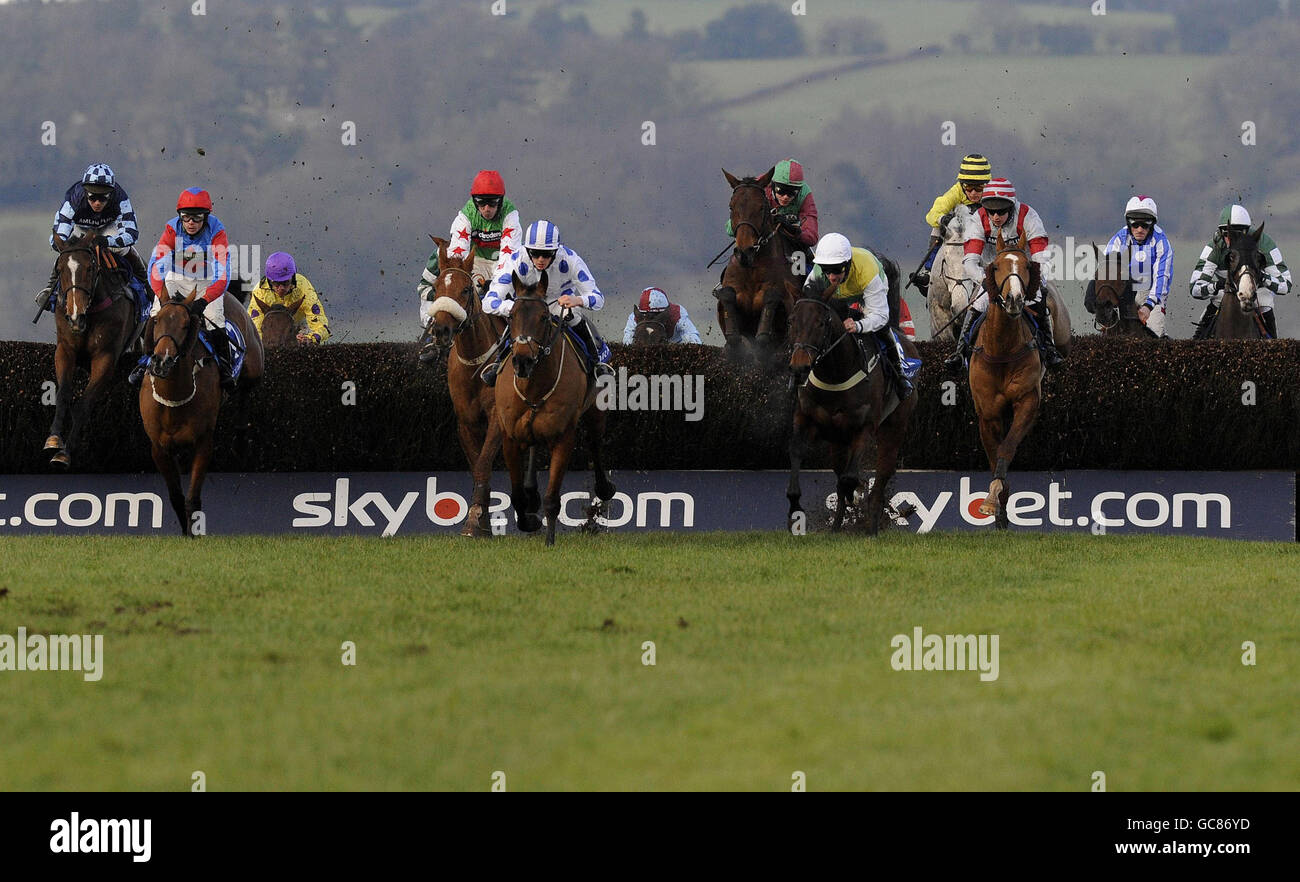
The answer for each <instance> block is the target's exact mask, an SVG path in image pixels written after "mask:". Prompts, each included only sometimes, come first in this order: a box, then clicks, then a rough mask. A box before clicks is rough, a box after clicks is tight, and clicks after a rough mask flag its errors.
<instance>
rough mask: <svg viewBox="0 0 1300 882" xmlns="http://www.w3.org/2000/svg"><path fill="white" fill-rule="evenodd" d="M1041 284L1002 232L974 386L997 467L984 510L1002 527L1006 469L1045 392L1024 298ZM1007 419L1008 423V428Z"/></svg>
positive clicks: (987, 281)
mask: <svg viewBox="0 0 1300 882" xmlns="http://www.w3.org/2000/svg"><path fill="white" fill-rule="evenodd" d="M1041 283H1042V274H1041V270H1040V268H1039V266H1038V264H1037V263H1036V262H1034V261H1032V260H1030V259H1029V255H1028V254H1027V253H1026V252H1025V251H1023V250H1021V249H1020V248H1013V247H1008V246H1007V245H1006V244H1005V243H1004V242H1003V241H1002V233H1001V232H999V233H998V242H997V255H996V256H995V257H994V258H993V262H992V263H990V264H989V265H988V268H987V269H986V270H985V272H984V290H985V292H986V293H987V294H988V298H989V300H990V303H989V305H988V309H987V310H986V313H985V317H984V322H983V323H982V324H981V325H980V329H979V336H978V337H977V338H976V340H975V348H974V351H973V353H972V355H971V361H970V390H971V398H972V399H973V400H974V403H975V414H976V416H978V417H979V424H980V440H981V441H983V442H984V453H985V454H986V455H987V456H988V460H989V469H990V470H991V471H992V472H993V481H992V483H990V484H989V493H988V496H987V497H985V499H984V501H983V502H982V503H981V504H980V513H981V514H984V515H994V516H995V518H996V520H995V523H996V525H997V527H998V529H1000V530H1005V529H1006V528H1007V525H1008V520H1007V500H1008V499H1009V498H1010V496H1011V489H1010V485H1009V484H1008V482H1007V468H1008V467H1009V466H1010V465H1011V460H1012V459H1013V458H1014V457H1015V455H1016V448H1018V447H1019V446H1020V442H1021V441H1022V440H1024V438H1025V436H1026V435H1027V434H1029V430H1030V429H1031V428H1032V427H1033V425H1034V420H1035V419H1037V418H1038V408H1039V405H1040V404H1041V402H1042V397H1043V389H1042V382H1043V375H1044V373H1045V372H1046V368H1045V367H1044V364H1043V360H1042V358H1041V357H1040V356H1039V352H1038V346H1037V343H1036V342H1035V340H1034V333H1033V330H1032V329H1031V328H1030V326H1029V322H1028V320H1027V319H1026V318H1025V315H1024V312H1025V301H1026V300H1027V299H1028V298H1029V297H1030V296H1032V294H1033V293H1034V292H1035V291H1036V290H1037V289H1038V286H1039V285H1040V284H1041ZM1044 296H1046V293H1045V294H1044ZM1008 419H1010V428H1007V427H1006V421H1007V420H1008Z"/></svg>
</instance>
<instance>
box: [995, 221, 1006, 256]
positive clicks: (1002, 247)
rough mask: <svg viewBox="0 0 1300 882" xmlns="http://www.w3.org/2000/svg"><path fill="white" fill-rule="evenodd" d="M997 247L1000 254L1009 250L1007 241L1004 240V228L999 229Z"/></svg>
mask: <svg viewBox="0 0 1300 882" xmlns="http://www.w3.org/2000/svg"><path fill="white" fill-rule="evenodd" d="M997 247H998V254H1001V253H1002V252H1003V251H1006V250H1007V243H1006V241H1005V240H1004V239H1003V238H1002V228H1001V227H998V246H997Z"/></svg>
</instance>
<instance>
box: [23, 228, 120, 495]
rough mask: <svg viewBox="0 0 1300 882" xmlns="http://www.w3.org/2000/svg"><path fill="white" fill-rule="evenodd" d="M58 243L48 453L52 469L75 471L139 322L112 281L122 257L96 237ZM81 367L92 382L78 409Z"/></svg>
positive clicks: (46, 445) (87, 385) (64, 240)
mask: <svg viewBox="0 0 1300 882" xmlns="http://www.w3.org/2000/svg"><path fill="white" fill-rule="evenodd" d="M54 244H55V247H56V248H57V249H58V252H59V256H58V259H57V260H56V262H55V268H56V270H57V272H58V297H57V300H56V302H55V310H54V324H55V329H56V334H57V340H58V343H57V345H56V346H55V349H54V379H55V383H56V384H57V387H58V391H57V393H56V397H55V407H54V421H53V422H52V423H51V424H50V434H49V437H47V438H46V439H45V448H44V449H45V451H46V452H47V453H48V454H49V455H50V464H51V465H53V466H57V467H59V468H63V469H67V468H71V466H72V454H71V450H72V449H73V448H74V447H75V446H76V444H77V442H78V440H79V438H80V437H81V435H82V434H84V430H85V423H86V417H87V416H88V414H89V413H90V409H91V408H92V407H94V405H95V404H96V403H97V402H98V401H99V400H100V399H101V398H102V397H103V395H104V393H105V392H106V391H107V390H108V387H109V385H111V384H112V382H113V378H114V377H115V376H116V374H117V365H118V361H119V360H120V359H121V357H122V355H123V354H124V353H125V352H126V350H127V348H128V347H130V345H131V344H132V343H133V342H134V341H135V339H136V335H137V322H136V309H135V306H134V304H133V303H132V300H131V296H130V294H129V293H128V291H127V290H126V285H125V284H122V285H120V286H119V285H118V284H117V283H116V282H115V281H114V280H113V279H112V278H111V277H112V275H113V273H112V267H113V266H115V265H116V264H117V261H118V260H119V258H118V257H117V255H114V254H113V253H112V252H111V251H109V250H108V249H107V247H105V246H103V245H102V244H100V243H99V242H97V241H96V240H95V238H94V237H93V236H83V237H81V238H77V239H72V238H69V239H62V238H60V237H59V236H57V235H56V236H55V237H54ZM78 366H80V367H85V368H86V369H87V370H88V371H89V372H90V382H88V383H87V384H86V389H85V391H84V392H83V393H82V395H81V398H80V399H79V400H78V401H77V403H76V404H75V405H74V404H73V403H72V392H73V379H74V377H75V375H76V370H77V368H78Z"/></svg>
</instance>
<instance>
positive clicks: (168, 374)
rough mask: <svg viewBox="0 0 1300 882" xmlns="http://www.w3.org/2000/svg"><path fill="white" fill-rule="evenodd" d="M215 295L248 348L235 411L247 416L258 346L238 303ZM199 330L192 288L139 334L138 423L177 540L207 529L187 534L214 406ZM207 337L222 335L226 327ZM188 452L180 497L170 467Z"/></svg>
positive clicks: (197, 504) (211, 374)
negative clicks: (163, 487) (145, 359)
mask: <svg viewBox="0 0 1300 882" xmlns="http://www.w3.org/2000/svg"><path fill="white" fill-rule="evenodd" d="M222 296H224V297H225V301H224V304H223V308H224V309H225V314H226V318H227V319H228V320H229V321H231V322H234V323H235V324H236V325H237V326H238V328H239V330H240V331H241V333H242V334H243V336H244V340H245V343H246V345H247V350H246V352H245V354H244V367H243V370H242V371H241V372H240V378H239V393H238V395H239V399H238V401H239V409H240V411H241V412H243V413H245V414H246V412H247V394H248V391H249V390H250V389H251V388H252V387H253V386H254V385H255V384H256V383H257V381H258V380H260V379H261V376H262V345H261V343H260V341H259V340H258V337H257V332H256V330H255V329H254V328H253V323H252V320H251V319H249V317H248V313H247V312H245V311H244V307H243V305H242V304H240V302H239V301H238V300H236V299H235V298H234V297H233V296H231V295H230V294H224V295H222ZM202 325H203V313H202V301H201V298H200V297H199V287H198V286H197V285H196V286H194V287H193V288H192V289H191V291H190V293H189V295H188V296H181V295H179V294H173V295H172V296H171V298H169V299H168V301H167V302H166V303H164V304H163V305H162V306H161V307H160V308H159V310H158V312H157V313H156V314H155V316H154V321H153V326H152V327H151V328H150V329H149V331H148V333H147V335H146V339H145V349H146V351H148V352H149V353H150V355H149V369H148V373H147V374H146V376H145V378H144V382H142V383H141V384H140V395H139V402H140V419H141V421H142V422H143V423H144V430H145V433H146V434H147V435H148V436H149V442H150V453H151V454H152V456H153V461H154V465H155V466H157V468H158V471H159V473H161V474H162V476H163V480H164V481H165V482H166V484H167V493H168V497H169V499H170V500H171V505H172V510H173V511H175V512H176V517H177V518H178V519H179V520H180V526H181V535H182V536H197V535H203V533H205V532H206V528H205V529H203V530H200V531H195V530H194V527H195V526H196V518H195V517H194V516H195V514H196V513H198V512H201V511H202V510H203V481H204V479H205V477H206V476H207V473H208V466H209V464H210V462H211V460H212V447H213V440H214V437H215V434H216V428H217V414H218V412H219V411H220V408H221V385H220V374H219V369H218V368H217V364H216V360H215V359H214V358H213V357H212V356H210V355H208V354H207V352H206V350H205V349H203V347H201V346H200V345H199V329H200V328H201V327H202ZM212 333H225V329H224V328H223V329H220V330H213V331H212ZM244 428H245V429H246V428H247V426H246V425H245V426H244ZM187 453H188V454H191V455H192V460H191V464H190V489H189V495H188V496H186V495H185V494H183V493H182V492H181V483H180V471H179V469H178V467H177V462H176V460H177V457H178V456H181V455H183V454H187Z"/></svg>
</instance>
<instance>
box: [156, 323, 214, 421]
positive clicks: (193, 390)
mask: <svg viewBox="0 0 1300 882" xmlns="http://www.w3.org/2000/svg"><path fill="white" fill-rule="evenodd" d="M168 306H180V307H182V308H185V309H186V313H187V314H188V315H189V320H190V327H189V330H188V331H187V332H186V334H185V342H184V343H179V342H177V340H176V338H175V337H173V336H172V335H171V334H163V335H162V337H160V338H159V339H158V340H157V341H155V343H154V345H155V347H156V346H157V344H158V343H159V342H162V341H163V340H170V341H172V346H175V347H176V360H177V361H183V360H184V359H186V358H191V357H192V356H193V354H194V347H195V346H197V345H198V342H199V323H200V322H201V321H202V320H201V319H199V318H196V317H195V316H194V315H193V314H192V313H189V310H188V308H186V307H185V304H183V303H180V302H178V301H172V302H170V303H167V304H164V306H163V309H166V308H167V307H168ZM161 311H162V310H159V312H161ZM203 361H204V360H203V359H201V358H196V359H194V367H193V369H192V370H191V371H190V394H189V395H188V396H186V397H185V398H182V399H181V400H179V401H173V400H171V399H168V398H163V397H162V396H161V395H159V394H158V390H157V387H156V385H155V380H154V377H155V376H156V374H154V372H153V371H150V372H149V392H150V394H151V395H153V400H154V401H156V402H158V403H159V404H161V405H163V406H164V407H181V406H183V405H186V404H189V403H190V402H191V401H193V400H194V396H195V395H197V394H198V392H199V384H198V383H196V382H195V379H194V378H195V377H197V376H198V374H199V369H200V368H201V367H203ZM164 379H165V378H164Z"/></svg>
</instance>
